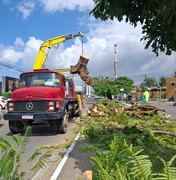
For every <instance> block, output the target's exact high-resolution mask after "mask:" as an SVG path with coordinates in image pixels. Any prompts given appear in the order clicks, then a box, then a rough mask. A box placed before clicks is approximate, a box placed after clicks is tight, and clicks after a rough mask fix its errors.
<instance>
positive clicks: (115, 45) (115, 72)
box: [114, 44, 117, 79]
mask: <svg viewBox="0 0 176 180" xmlns="http://www.w3.org/2000/svg"><path fill="white" fill-rule="evenodd" d="M116 78H117V44H114V79H116Z"/></svg>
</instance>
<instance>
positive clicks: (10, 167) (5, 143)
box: [0, 127, 50, 180]
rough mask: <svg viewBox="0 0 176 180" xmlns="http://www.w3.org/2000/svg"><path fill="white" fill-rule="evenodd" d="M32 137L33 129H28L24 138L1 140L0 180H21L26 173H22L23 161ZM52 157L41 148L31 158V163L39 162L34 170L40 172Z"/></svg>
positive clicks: (8, 137) (13, 137) (12, 137)
mask: <svg viewBox="0 0 176 180" xmlns="http://www.w3.org/2000/svg"><path fill="white" fill-rule="evenodd" d="M30 135H31V127H28V128H27V129H26V133H25V135H24V136H21V135H19V134H16V135H13V136H5V137H2V138H1V139H0V157H1V159H0V179H2V178H3V179H7V180H8V179H12V180H18V179H21V178H22V177H23V176H24V175H25V172H22V171H21V159H22V155H23V153H24V150H25V147H26V145H27V143H28V141H29V136H30ZM49 157H50V152H49V151H46V152H42V149H41V148H40V147H39V148H37V149H36V151H35V152H34V153H33V155H32V156H31V157H30V158H29V159H30V160H29V161H33V160H36V159H37V158H38V160H37V161H36V162H35V165H34V167H33V168H31V169H32V170H39V169H40V168H43V167H44V166H45V164H46V160H47V159H48V158H49Z"/></svg>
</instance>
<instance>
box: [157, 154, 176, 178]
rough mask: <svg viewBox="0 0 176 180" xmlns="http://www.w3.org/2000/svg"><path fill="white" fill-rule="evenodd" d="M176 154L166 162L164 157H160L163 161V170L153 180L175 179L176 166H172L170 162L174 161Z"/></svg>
mask: <svg viewBox="0 0 176 180" xmlns="http://www.w3.org/2000/svg"><path fill="white" fill-rule="evenodd" d="M175 158H176V155H175V156H173V157H172V158H171V159H170V160H169V161H168V162H166V161H165V160H164V159H162V158H160V160H161V161H162V162H163V165H164V167H163V172H162V173H160V174H158V177H157V178H155V180H175V179H176V167H172V163H173V162H174V160H175Z"/></svg>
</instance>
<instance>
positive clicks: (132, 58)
mask: <svg viewBox="0 0 176 180" xmlns="http://www.w3.org/2000/svg"><path fill="white" fill-rule="evenodd" d="M87 25H88V29H89V31H88V32H87V33H86V34H85V38H84V41H85V43H84V53H85V54H87V55H88V56H89V57H90V60H89V63H88V70H89V73H90V74H91V75H93V76H99V75H103V76H108V77H114V44H117V59H118V76H124V75H125V76H128V77H131V78H132V79H134V80H135V81H136V84H139V83H140V82H141V81H143V80H144V74H146V75H147V76H152V77H154V78H159V77H161V76H163V75H164V76H170V75H171V74H173V73H174V71H175V59H176V53H173V54H172V55H171V56H166V55H164V54H162V53H161V54H160V55H159V57H156V56H155V54H154V53H152V50H151V49H148V50H145V49H144V45H143V43H142V42H140V38H141V37H142V34H141V28H140V26H139V27H138V28H133V27H132V26H131V25H129V24H126V23H125V22H121V23H119V22H117V21H108V22H97V21H95V20H93V19H91V20H90V21H88V23H87ZM43 41H44V40H40V39H36V38H35V37H30V38H29V40H28V41H27V42H23V40H22V39H20V38H17V39H16V41H15V42H14V46H9V47H8V46H6V47H4V46H3V45H0V46H1V48H0V49H1V51H0V53H1V54H2V55H3V56H4V57H5V58H9V59H13V61H12V63H13V64H15V63H20V64H21V65H22V66H23V67H25V68H28V69H29V70H32V66H33V64H34V61H35V57H36V55H37V52H38V49H39V47H40V45H41V44H42V43H43ZM69 42H70V43H69V44H71V45H69V47H67V46H65V44H64V43H60V45H59V48H51V49H50V50H49V56H48V59H47V61H46V66H45V68H49V69H59V68H69V67H70V65H74V64H76V63H77V61H78V59H79V56H80V54H81V52H82V44H81V39H80V38H75V39H73V40H70V41H69ZM77 82H78V81H77ZM80 82H81V81H80V80H79V83H78V84H79V87H80V88H81V85H80V84H81V83H80Z"/></svg>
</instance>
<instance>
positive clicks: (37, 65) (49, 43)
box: [33, 32, 83, 70]
mask: <svg viewBox="0 0 176 180" xmlns="http://www.w3.org/2000/svg"><path fill="white" fill-rule="evenodd" d="M78 36H80V37H83V34H82V33H81V32H78V33H76V34H67V35H63V36H57V37H54V38H51V39H48V40H46V41H45V42H44V43H43V44H42V45H41V46H40V49H39V52H38V54H37V57H36V59H35V62H34V66H33V70H37V69H42V68H43V66H44V64H45V61H46V59H47V57H48V54H47V53H45V51H46V49H47V48H48V49H50V48H52V47H53V46H54V45H56V44H59V43H61V42H65V41H67V40H69V39H73V38H75V37H78Z"/></svg>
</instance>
